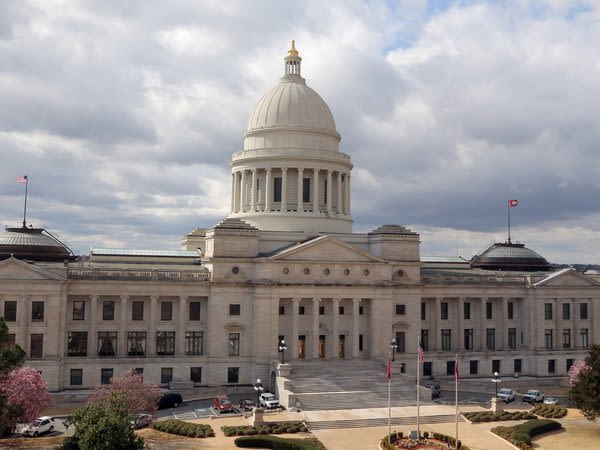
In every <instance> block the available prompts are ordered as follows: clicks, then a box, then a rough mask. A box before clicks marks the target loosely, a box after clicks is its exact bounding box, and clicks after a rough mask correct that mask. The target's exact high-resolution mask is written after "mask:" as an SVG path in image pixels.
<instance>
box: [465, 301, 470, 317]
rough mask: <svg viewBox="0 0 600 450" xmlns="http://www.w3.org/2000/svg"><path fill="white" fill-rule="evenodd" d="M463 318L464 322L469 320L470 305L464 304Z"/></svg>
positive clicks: (468, 303)
mask: <svg viewBox="0 0 600 450" xmlns="http://www.w3.org/2000/svg"><path fill="white" fill-rule="evenodd" d="M463 317H464V318H465V320H471V303H470V302H465V303H464V304H463Z"/></svg>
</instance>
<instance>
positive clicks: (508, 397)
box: [498, 388, 517, 403]
mask: <svg viewBox="0 0 600 450" xmlns="http://www.w3.org/2000/svg"><path fill="white" fill-rule="evenodd" d="M498 398H499V399H502V401H503V402H504V403H509V402H512V401H513V400H514V399H516V398H517V393H516V392H515V391H513V390H512V389H508V388H502V389H500V390H499V391H498Z"/></svg>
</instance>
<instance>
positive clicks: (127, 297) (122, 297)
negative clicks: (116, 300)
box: [120, 295, 129, 301]
mask: <svg viewBox="0 0 600 450" xmlns="http://www.w3.org/2000/svg"><path fill="white" fill-rule="evenodd" d="M120 298H121V300H123V301H125V300H129V295H121V296H120Z"/></svg>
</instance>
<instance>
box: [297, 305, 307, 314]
mask: <svg viewBox="0 0 600 450" xmlns="http://www.w3.org/2000/svg"><path fill="white" fill-rule="evenodd" d="M304 313H305V310H304V306H298V315H299V316H303V315H304Z"/></svg>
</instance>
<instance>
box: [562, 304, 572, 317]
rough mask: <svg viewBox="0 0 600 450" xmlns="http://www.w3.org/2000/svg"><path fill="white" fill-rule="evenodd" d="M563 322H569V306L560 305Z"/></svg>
mask: <svg viewBox="0 0 600 450" xmlns="http://www.w3.org/2000/svg"><path fill="white" fill-rule="evenodd" d="M562 315H563V320H571V304H570V303H563V305H562Z"/></svg>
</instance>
